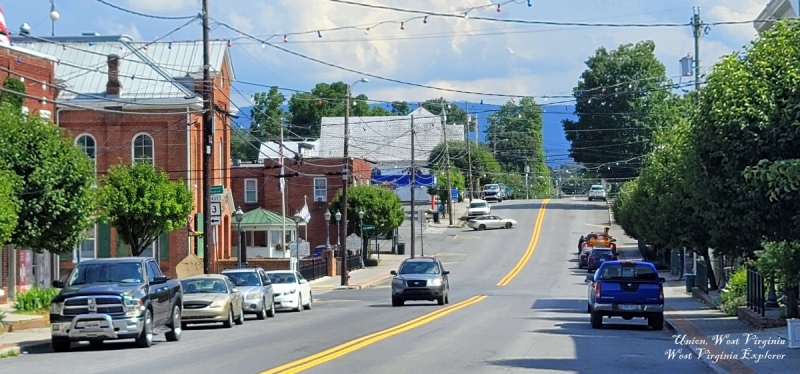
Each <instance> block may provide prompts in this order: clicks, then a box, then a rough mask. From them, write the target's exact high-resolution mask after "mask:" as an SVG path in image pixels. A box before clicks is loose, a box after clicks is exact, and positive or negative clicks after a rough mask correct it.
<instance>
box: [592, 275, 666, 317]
mask: <svg viewBox="0 0 800 374" xmlns="http://www.w3.org/2000/svg"><path fill="white" fill-rule="evenodd" d="M586 283H587V284H588V285H589V287H588V299H589V302H588V308H587V309H588V312H589V313H590V314H591V322H592V327H593V328H596V329H599V328H602V327H603V317H622V318H623V319H625V320H631V319H633V318H645V319H647V324H648V325H650V327H652V328H653V329H654V330H662V329H664V285H663V283H664V278H659V277H658V271H657V270H656V267H655V266H654V265H653V264H651V263H649V262H641V261H606V262H604V263H603V264H602V265H600V268H598V269H597V271H596V272H595V273H594V275H587V276H586Z"/></svg>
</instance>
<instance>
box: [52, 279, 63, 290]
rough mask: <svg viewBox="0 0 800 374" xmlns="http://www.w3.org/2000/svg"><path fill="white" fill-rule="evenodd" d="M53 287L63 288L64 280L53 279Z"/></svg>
mask: <svg viewBox="0 0 800 374" xmlns="http://www.w3.org/2000/svg"><path fill="white" fill-rule="evenodd" d="M53 287H54V288H64V282H62V281H60V280H54V281H53Z"/></svg>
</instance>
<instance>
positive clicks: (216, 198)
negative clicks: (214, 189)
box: [211, 195, 222, 203]
mask: <svg viewBox="0 0 800 374" xmlns="http://www.w3.org/2000/svg"><path fill="white" fill-rule="evenodd" d="M211 202H212V203H221V202H222V195H211Z"/></svg>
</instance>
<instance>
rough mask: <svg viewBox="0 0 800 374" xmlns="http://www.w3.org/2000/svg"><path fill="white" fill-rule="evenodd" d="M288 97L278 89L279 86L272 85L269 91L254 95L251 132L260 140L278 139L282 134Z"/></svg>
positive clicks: (251, 110) (251, 111)
mask: <svg viewBox="0 0 800 374" xmlns="http://www.w3.org/2000/svg"><path fill="white" fill-rule="evenodd" d="M285 100H286V98H285V97H284V96H283V94H282V93H281V92H280V91H278V87H271V88H270V89H269V92H258V93H256V94H255V95H254V96H253V101H254V102H255V104H254V105H253V108H252V109H250V118H251V119H252V120H253V123H251V124H250V133H251V134H253V136H254V137H255V138H256V139H258V140H260V141H264V140H269V139H277V138H279V137H280V134H281V126H282V125H283V120H284V117H285V116H286V113H284V111H283V108H281V105H283V102H284V101H285Z"/></svg>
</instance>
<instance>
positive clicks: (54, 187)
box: [0, 104, 95, 254]
mask: <svg viewBox="0 0 800 374" xmlns="http://www.w3.org/2000/svg"><path fill="white" fill-rule="evenodd" d="M65 135H66V134H64V132H63V130H62V129H61V128H59V127H57V126H55V125H53V124H52V123H50V122H47V121H45V120H42V119H40V118H39V117H38V116H24V115H22V114H21V113H20V111H19V109H18V108H16V107H13V106H12V105H9V104H4V105H2V107H0V165H4V166H3V167H4V168H6V169H7V170H8V171H10V172H11V173H13V174H15V175H17V176H18V178H19V181H20V183H19V188H16V189H15V192H16V200H17V202H18V203H19V210H18V212H19V216H18V222H19V223H18V225H17V227H16V228H15V229H14V233H13V234H12V236H11V240H10V242H9V243H10V244H14V245H16V246H20V247H25V248H29V249H32V250H34V251H37V252H40V251H50V252H52V253H55V254H63V253H70V252H72V251H73V250H74V249H75V246H76V245H77V244H78V243H79V242H80V240H81V234H82V233H83V231H84V230H86V228H88V227H89V226H90V225H91V224H92V219H91V216H92V214H93V213H94V208H95V205H94V199H93V195H92V188H91V187H92V184H93V183H94V164H93V163H92V161H91V160H89V159H88V158H87V157H86V155H84V154H83V152H82V151H81V150H80V149H78V148H77V147H75V146H74V145H73V142H72V140H71V139H70V138H68V137H67V136H65Z"/></svg>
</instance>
